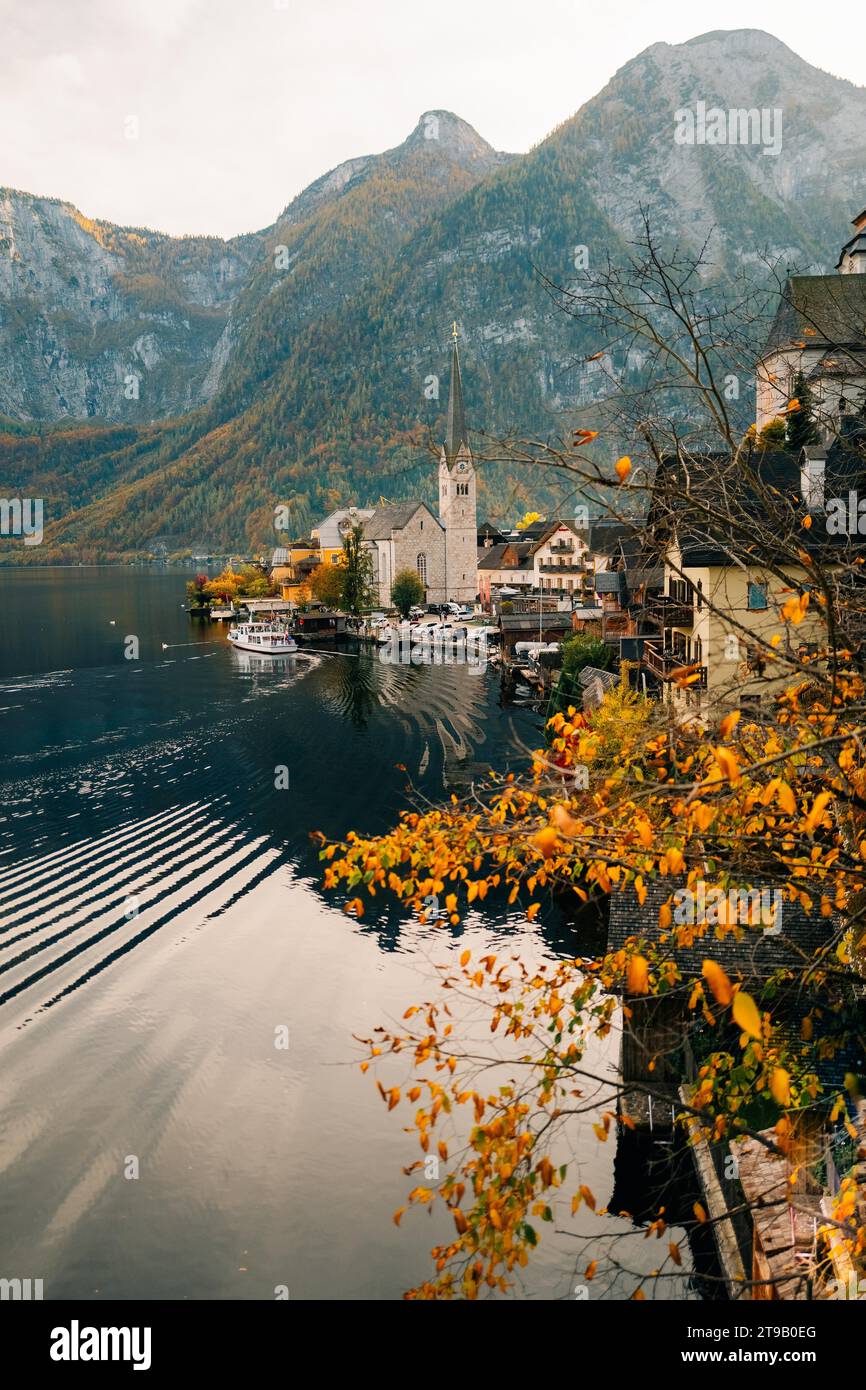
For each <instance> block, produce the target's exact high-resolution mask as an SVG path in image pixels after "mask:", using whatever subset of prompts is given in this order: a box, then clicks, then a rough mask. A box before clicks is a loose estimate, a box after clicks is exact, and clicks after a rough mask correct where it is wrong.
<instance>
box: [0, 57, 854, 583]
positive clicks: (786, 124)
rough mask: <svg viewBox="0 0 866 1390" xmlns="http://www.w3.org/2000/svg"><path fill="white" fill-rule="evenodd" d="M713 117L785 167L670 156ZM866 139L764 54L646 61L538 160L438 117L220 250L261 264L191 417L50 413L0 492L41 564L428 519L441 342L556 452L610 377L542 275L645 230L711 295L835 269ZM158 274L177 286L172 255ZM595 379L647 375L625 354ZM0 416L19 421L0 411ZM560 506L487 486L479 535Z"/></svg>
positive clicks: (511, 481) (229, 314)
mask: <svg viewBox="0 0 866 1390" xmlns="http://www.w3.org/2000/svg"><path fill="white" fill-rule="evenodd" d="M699 101H703V102H704V103H706V106H707V107H711V106H714V105H715V106H717V107H720V108H722V109H723V110H728V109H731V108H739V107H752V106H754V105H755V104H756V103H757V102H759V103H760V105H761V106H765V107H767V108H768V109H771V110H774V111H779V112H781V117H780V118H779V119H778V120H777V127H778V131H779V139H778V144H779V148H778V149H777V150H776V151H775V152H771V151H765V148H764V147H763V146H762V145H760V144H758V145H731V146H727V147H720V146H709V145H698V144H696V145H683V144H678V143H677V142H676V141H675V140H674V128H675V119H674V113H675V112H676V111H677V110H678V109H680V108H684V107H686V108H688V107H694V106H695V105H696V103H697V102H699ZM563 104H564V105H567V94H566V95H565V97H564V103H563ZM864 116H866V91H864V90H863V89H860V88H856V87H854V86H853V85H852V84H851V83H848V82H845V81H842V80H840V79H838V78H835V77H832V76H830V75H828V74H826V73H823V72H821V71H819V70H818V69H816V68H813V67H811V66H810V65H809V64H808V63H806V62H804V61H803V60H802V59H800V58H799V57H797V55H795V54H794V53H792V52H791V50H790V49H788V48H787V47H786V46H785V45H784V44H782V43H780V42H779V41H778V40H776V39H774V38H772V37H771V36H770V35H767V34H763V33H761V32H759V31H754V30H740V31H731V32H715V33H711V34H706V35H703V36H701V37H700V38H697V39H693V40H691V41H690V42H688V43H685V44H681V45H668V44H656V45H653V46H652V47H651V48H649V49H647V50H646V51H645V52H644V53H641V54H639V55H638V56H637V57H636V58H635V59H633V60H632V61H631V62H630V63H628V64H626V65H625V67H624V68H622V69H621V70H620V71H619V72H618V73H617V74H616V75H615V77H614V78H613V79H612V80H611V81H610V82H609V83H608V84H607V86H606V87H604V89H603V90H602V91H601V92H600V93H599V95H598V96H596V97H594V98H593V99H592V100H591V101H589V102H588V103H587V104H586V105H585V106H584V107H583V108H582V109H581V110H580V111H579V112H578V113H577V114H576V115H575V116H573V117H572V118H571V119H569V120H567V121H566V122H564V124H563V125H561V126H560V127H559V128H558V129H557V130H555V131H554V132H553V133H552V134H551V135H550V136H549V137H548V138H547V139H546V140H544V141H543V142H542V143H541V144H540V145H538V146H537V147H536V148H535V149H533V150H532V151H530V153H529V154H527V155H522V156H512V157H509V156H504V155H499V154H497V153H496V152H495V151H493V150H491V148H490V147H489V146H488V145H486V144H485V142H484V141H483V140H481V139H480V137H479V136H477V135H476V133H475V132H474V131H472V130H471V128H470V127H468V126H467V125H466V124H465V123H464V122H462V121H460V120H459V119H458V118H457V117H455V116H452V115H450V114H449V113H446V112H431V113H427V114H426V115H425V116H424V117H422V119H421V121H420V122H419V125H418V127H417V128H416V130H415V131H414V132H413V134H412V135H411V136H410V137H409V139H408V140H407V141H406V142H404V144H403V145H401V146H399V147H397V149H396V150H394V151H390V152H388V153H387V154H385V155H380V156H376V157H372V158H370V159H364V160H350V161H348V162H347V163H346V164H344V165H342V166H340V169H339V170H335V171H333V173H332V174H330V175H327V176H325V177H324V178H323V179H321V180H318V181H317V183H315V184H313V185H312V186H311V187H310V188H309V189H307V190H306V191H305V192H304V193H303V194H302V195H300V197H299V198H298V199H296V200H295V201H294V202H293V203H292V204H290V205H289V207H288V208H287V209H286V210H285V212H284V213H283V214H282V216H281V217H280V218H279V219H278V220H277V222H276V223H275V224H274V227H273V228H271V229H268V231H267V232H265V233H258V234H256V235H255V236H254V237H251V238H245V239H240V240H239V241H238V242H237V243H230V244H226V245H227V246H229V247H230V253H231V255H233V256H234V257H236V258H237V260H238V263H239V262H240V260H241V259H242V258H243V257H246V258H247V259H246V261H245V268H244V269H243V270H242V271H239V272H238V276H237V283H235V280H234V277H229V276H228V275H227V277H226V286H225V289H224V298H223V299H222V300H220V302H219V305H216V304H215V305H214V306H213V308H214V310H215V311H216V310H217V309H218V310H219V312H220V313H222V314H224V315H225V319H224V323H223V326H222V327H221V328H220V331H219V334H218V335H217V340H216V341H217V347H215V349H214V356H213V357H212V360H211V366H210V369H209V371H210V375H209V376H208V377H207V385H206V386H205V385H204V377H203V378H202V383H203V384H202V385H201V386H200V387H199V388H197V389H198V390H199V393H200V395H199V399H200V403H199V404H197V405H195V407H194V408H193V409H191V410H187V411H184V412H183V413H181V414H175V415H174V416H173V418H171V419H168V420H163V419H156V418H155V417H153V416H150V417H147V416H146V415H145V414H143V413H142V411H140V412H139V414H138V415H132V414H130V415H129V416H124V415H123V414H122V413H120V414H114V415H110V414H109V413H108V412H107V411H106V410H103V421H104V423H101V424H100V425H99V426H98V427H96V428H94V427H93V426H90V427H88V426H86V425H82V423H81V422H80V421H79V420H76V421H75V422H74V424H72V425H71V427H69V428H66V427H64V426H63V425H62V424H61V423H60V422H59V421H58V419H57V415H56V413H55V414H54V415H53V416H51V417H50V418H51V420H52V424H51V428H50V429H46V428H45V427H44V426H42V428H41V429H40V430H39V432H38V433H36V434H34V433H32V432H31V431H32V426H31V425H30V424H28V423H27V422H24V421H21V423H19V424H18V425H16V426H15V427H14V430H13V429H12V428H10V430H9V432H8V433H7V434H6V435H4V436H3V437H2V438H0V466H2V475H3V477H4V479H5V480H6V481H5V482H4V488H5V490H6V492H7V493H18V494H20V495H24V496H28V495H38V496H43V497H44V498H45V505H46V518H47V523H48V524H47V530H46V540H45V544H44V546H43V547H40V548H38V549H40V550H41V551H42V557H41V558H45V555H46V554H49V553H50V554H57V555H61V556H63V557H64V558H75V557H76V556H77V555H78V554H83V553H87V554H88V555H89V554H91V553H99V554H120V553H128V552H135V551H146V550H147V549H148V548H149V546H150V544H151V543H152V541H153V539H154V538H155V537H157V536H165V535H169V536H170V537H172V538H173V539H175V540H177V541H178V542H179V543H180V545H181V546H182V545H183V544H186V543H192V542H197V543H204V544H207V545H209V546H211V547H216V546H226V547H237V548H243V549H247V548H258V547H263V546H267V545H268V544H270V543H273V541H274V540H275V539H276V538H275V536H274V533H273V530H272V526H271V523H272V518H273V509H274V507H275V506H276V505H278V504H289V505H290V506H291V507H292V509H293V511H292V515H293V521H294V522H295V523H296V526H297V529H302V528H303V527H305V526H306V525H308V524H309V522H310V521H311V520H313V519H314V518H315V516H316V515H317V514H318V513H320V512H321V511H323V510H324V509H326V508H327V507H330V506H332V505H334V504H337V503H340V502H345V501H347V500H356V501H358V502H367V501H375V500H377V499H378V498H379V497H380V496H387V497H391V498H394V499H395V500H396V499H399V498H400V497H405V496H408V495H411V494H420V495H426V496H428V497H432V496H433V494H434V486H433V470H432V469H431V468H430V455H429V452H428V445H429V442H430V440H431V439H437V438H439V437H440V436H441V434H442V430H443V424H444V421H443V414H444V402H445V399H446V394H447V391H446V388H447V380H446V375H445V374H446V364H447V344H448V334H449V329H450V324H451V321H452V319H456V320H457V321H458V324H459V328H460V332H461V336H462V340H463V349H462V351H463V363H464V386H465V391H466V403H467V415H468V419H469V422H470V428H471V429H474V430H476V431H484V432H486V433H487V434H488V435H491V436H496V435H498V434H503V433H506V432H508V431H511V430H516V431H518V432H522V433H526V434H530V433H531V434H532V435H533V436H536V437H549V436H551V435H561V434H562V433H564V432H565V431H566V430H567V429H568V428H569V427H570V425H571V424H572V423H573V422H574V421H575V420H578V419H579V421H580V423H585V422H586V420H587V418H590V417H591V413H592V403H593V400H594V398H595V395H596V392H597V388H598V382H599V374H600V369H599V364H598V363H593V362H589V361H587V358H588V357H591V356H593V355H594V354H595V353H596V352H597V351H598V350H600V349H601V348H604V347H605V346H606V345H605V344H603V343H599V342H596V341H595V340H594V339H593V335H592V332H591V331H589V330H588V329H586V328H585V327H584V326H583V325H581V324H580V322H579V320H578V321H576V320H575V319H573V318H569V317H567V316H565V315H563V314H562V313H561V312H560V311H559V309H558V308H557V307H556V305H555V304H554V303H553V302H552V300H551V298H550V296H549V295H548V294H547V293H546V291H545V287H544V284H543V283H542V276H549V277H550V279H551V280H553V281H555V282H557V283H560V284H568V283H569V282H570V281H571V280H573V278H574V274H575V270H574V267H575V252H576V248H578V247H585V248H586V255H587V256H588V258H589V262H590V267H592V265H593V264H595V265H599V264H602V263H603V261H604V259H605V258H606V257H607V256H608V255H609V256H611V257H612V258H613V259H614V260H616V259H621V258H622V257H623V256H624V255H625V254H627V250H628V243H629V241H630V240H631V239H632V238H633V237H634V236H635V235H636V233H637V229H638V225H639V219H640V216H641V210H642V209H645V210H646V211H647V213H648V214H649V216H650V218H651V221H652V222H653V225H654V226H655V227H656V228H658V229H659V230H660V231H661V232H663V234H664V235H665V237H667V238H668V239H669V240H671V239H676V240H677V242H678V243H679V244H680V245H681V246H684V247H688V248H692V249H694V250H696V249H697V248H699V247H700V246H702V245H703V244H704V243H705V242H706V241H707V239H709V244H708V252H709V256H710V258H711V260H712V261H713V262H714V263H715V268H716V271H717V273H718V274H719V275H720V276H724V275H732V274H733V273H734V272H735V271H736V270H737V269H739V268H746V269H749V270H750V271H752V272H753V273H754V274H755V275H756V276H757V277H760V276H761V275H762V274H764V273H765V266H764V261H765V258H768V259H769V260H770V261H771V262H772V261H776V262H781V263H783V264H791V265H796V266H798V267H799V268H800V269H821V270H828V269H832V266H833V264H834V263H835V259H836V254H837V252H838V248H839V246H840V245H841V242H842V241H843V240H844V239H845V237H846V235H847V227H848V223H849V221H850V218H851V217H852V216H853V215H854V213H856V212H857V211H859V209H860V207H861V205H863V204H864V203H866V197H864V181H863V173H862V171H863V169H864V164H866V161H864V154H866V150H864V148H863V147H864V144H866V121H864ZM432 129H435V131H436V134H435V136H433V137H431V135H430V131H431V130H432ZM142 235H144V234H142ZM147 235H153V234H147ZM164 240H166V241H170V239H164ZM181 244H183V243H181ZM208 245H210V243H208ZM214 245H215V246H216V245H218V244H217V243H214ZM154 254H156V253H154ZM210 254H211V256H212V258H213V256H215V254H216V253H215V251H214V252H213V253H210ZM160 255H162V256H163V257H164V262H165V264H166V266H168V267H172V266H177V268H176V269H175V270H174V271H173V274H174V276H175V281H176V282H177V283H178V284H179V285H180V284H183V285H184V286H185V285H186V283H187V282H186V281H183V280H182V273H181V269H180V266H181V265H182V260H181V258H180V257H179V253H175V258H174V259H173V258H172V256H170V255H169V253H168V250H164V251H162V252H160ZM208 263H211V262H208ZM232 265H234V262H232ZM167 273H168V272H166V274H167ZM230 279H231V285H230V284H229V280H230ZM175 281H173V282H172V283H175ZM185 292H188V293H189V292H190V291H188V290H185ZM201 293H202V294H203V293H204V290H203V289H202V290H201ZM229 295H231V298H230V300H229ZM3 313H4V323H5V313H6V310H5V308H4V311H3ZM129 327H130V331H132V319H131V318H130V320H129ZM755 334H756V337H757V336H758V335H759V334H760V325H759V324H757V325H755ZM10 351H11V349H10ZM220 354H221V355H220ZM12 356H13V358H14V356H15V354H14V351H13V352H12ZM605 366H606V368H607V369H608V370H613V371H614V373H619V374H620V375H622V376H623V378H624V379H628V378H629V377H630V375H631V374H635V373H636V374H639V372H640V361H639V360H632V359H629V358H627V357H623V358H621V359H617V358H616V355H615V354H614V355H613V356H612V357H611V359H610V360H609V361H608V362H607V363H606V364H605ZM205 375H206V376H207V374H205ZM142 377H143V380H142V391H141V400H144V399H145V397H146V395H147V390H148V375H147V371H146V370H145V371H144V372H143V374H142ZM433 377H439V378H440V379H441V390H440V391H439V393H438V394H437V392H436V389H435V384H433V383H432V381H431V379H432V378H433ZM190 389H192V388H191V387H190ZM205 397H207V399H205ZM141 400H140V401H139V403H138V404H139V406H140V405H141ZM0 405H2V408H3V409H4V411H5V412H6V414H7V415H11V416H13V417H14V416H15V412H14V411H13V410H12V408H11V402H10V399H9V398H8V397H7V396H4V395H3V394H2V392H0ZM750 409H751V405H750V402H749V401H748V400H744V402H743V410H744V412H745V415H744V418H745V419H748V418H749V415H748V412H749V411H750ZM70 414H74V412H72V411H70ZM19 418H20V412H19ZM109 422H110V423H109ZM478 442H479V445H480V451H481V452H482V453H483V452H484V447H483V440H481V439H480V437H479V440H478ZM551 495H552V494H551V492H550V489H549V487H548V479H546V478H545V477H544V476H542V475H540V474H539V473H538V472H535V473H533V474H528V473H527V472H525V471H524V472H519V471H517V470H515V469H513V468H511V469H509V468H508V466H507V465H492V464H491V465H489V466H484V465H482V478H481V486H480V493H479V506H480V508H481V510H482V511H484V512H485V513H487V512H490V513H491V514H493V515H501V516H503V517H504V516H507V515H510V516H513V515H514V514H515V513H516V512H518V511H519V510H521V509H522V508H523V506H524V504H525V503H528V502H530V501H533V502H534V501H536V500H539V499H542V500H544V499H546V498H548V497H550V496H551ZM36 549H37V548H36V547H34V548H32V549H31V553H30V554H29V555H27V556H22V554H21V551H20V548H19V550H18V551H17V552H16V553H15V558H25V559H27V560H31V559H34V558H36V557H35V555H34V554H33V551H35V550H36ZM4 558H10V550H9V547H7V548H6V549H5V551H4Z"/></svg>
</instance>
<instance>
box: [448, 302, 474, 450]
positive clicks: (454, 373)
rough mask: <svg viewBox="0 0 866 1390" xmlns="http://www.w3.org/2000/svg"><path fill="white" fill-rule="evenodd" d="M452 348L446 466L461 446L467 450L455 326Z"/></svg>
mask: <svg viewBox="0 0 866 1390" xmlns="http://www.w3.org/2000/svg"><path fill="white" fill-rule="evenodd" d="M451 337H452V338H453V339H454V347H453V349H452V352H451V392H450V394H449V397H448V428H447V431H446V434H445V458H446V459H447V461H448V465H449V467H450V465H451V464H452V463H453V462H454V460H455V459H456V457H457V455H458V454H459V452H460V446H461V444H465V445H466V448H467V449H468V448H469V436H468V434H467V432H466V416H465V413H464V410H463V382H462V381H461V379H460V358H459V356H458V354H457V324H456V323H455V324H453V325H452V328H451Z"/></svg>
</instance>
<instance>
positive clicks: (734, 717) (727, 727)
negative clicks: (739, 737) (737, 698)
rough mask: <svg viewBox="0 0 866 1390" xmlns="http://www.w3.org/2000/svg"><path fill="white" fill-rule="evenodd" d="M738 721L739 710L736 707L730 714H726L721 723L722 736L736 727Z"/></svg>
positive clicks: (725, 735)
mask: <svg viewBox="0 0 866 1390" xmlns="http://www.w3.org/2000/svg"><path fill="white" fill-rule="evenodd" d="M739 722H740V711H739V710H738V709H735V710H733V711H732V712H731V713H730V714H726V715H725V717H724V719H723V720H722V723H721V729H720V732H721V735H722V738H727V737H728V734H730V733H732V732H733V730H734V729H735V728H736V727H737V725H738V723H739Z"/></svg>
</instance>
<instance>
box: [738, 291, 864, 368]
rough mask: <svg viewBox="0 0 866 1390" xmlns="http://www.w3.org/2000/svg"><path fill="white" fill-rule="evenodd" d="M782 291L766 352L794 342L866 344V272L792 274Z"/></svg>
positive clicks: (808, 344)
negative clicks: (805, 330)
mask: <svg viewBox="0 0 866 1390" xmlns="http://www.w3.org/2000/svg"><path fill="white" fill-rule="evenodd" d="M783 293H784V298H783V300H782V302H781V303H780V305H779V307H778V309H777V310H776V317H775V318H774V320H773V323H772V327H771V328H770V334H769V337H768V339H767V342H766V345H765V347H764V354H763V355H766V354H767V353H768V352H771V351H773V350H774V349H776V348H783V347H790V346H792V345H793V343H794V342H804V343H806V345H807V346H808V347H819V348H823V347H826V346H828V345H831V346H833V347H846V346H848V347H861V348H862V347H866V275H792V276H791V278H790V280H788V282H787V284H786V285H785V289H784V292H783ZM806 328H808V329H812V330H814V331H813V332H810V333H808V334H806V335H805V336H804V333H803V330H804V329H806Z"/></svg>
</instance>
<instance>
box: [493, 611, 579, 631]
mask: <svg viewBox="0 0 866 1390" xmlns="http://www.w3.org/2000/svg"><path fill="white" fill-rule="evenodd" d="M499 622H500V626H501V628H502V631H503V632H537V631H538V614H537V613H503V614H502V615H501V616H500V619H499ZM541 627H542V630H544V629H545V628H547V629H548V630H552V629H557V630H560V631H562V632H570V631H571V614H570V613H542V615H541Z"/></svg>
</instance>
